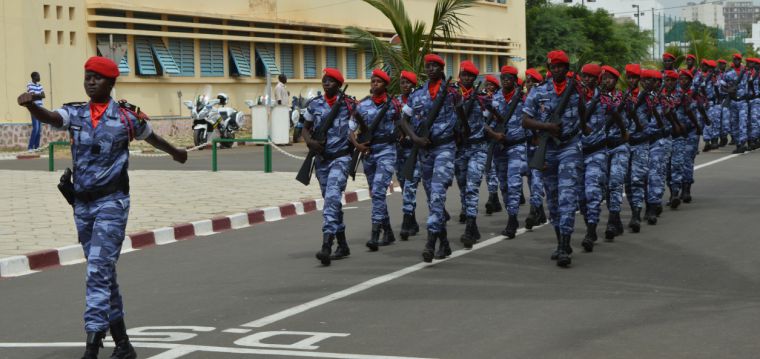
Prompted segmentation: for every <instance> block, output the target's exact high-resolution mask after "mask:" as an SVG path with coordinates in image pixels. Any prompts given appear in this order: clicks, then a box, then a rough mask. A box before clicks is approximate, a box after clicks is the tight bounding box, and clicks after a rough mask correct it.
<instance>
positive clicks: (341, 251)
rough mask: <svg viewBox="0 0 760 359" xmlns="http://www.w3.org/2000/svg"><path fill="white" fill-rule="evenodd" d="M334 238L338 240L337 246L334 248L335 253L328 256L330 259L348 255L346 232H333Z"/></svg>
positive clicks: (349, 251) (349, 252)
mask: <svg viewBox="0 0 760 359" xmlns="http://www.w3.org/2000/svg"><path fill="white" fill-rule="evenodd" d="M335 240H336V241H337V242H338V248H335V253H333V254H332V255H331V256H330V259H343V258H346V257H348V256H350V255H351V250H350V249H349V248H348V241H347V240H346V232H338V233H335Z"/></svg>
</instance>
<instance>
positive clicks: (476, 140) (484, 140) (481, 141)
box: [464, 137, 486, 145]
mask: <svg viewBox="0 0 760 359" xmlns="http://www.w3.org/2000/svg"><path fill="white" fill-rule="evenodd" d="M484 142H486V138H485V137H481V138H478V139H475V140H471V139H469V138H468V139H467V140H465V141H464V144H465V145H477V144H480V143H484Z"/></svg>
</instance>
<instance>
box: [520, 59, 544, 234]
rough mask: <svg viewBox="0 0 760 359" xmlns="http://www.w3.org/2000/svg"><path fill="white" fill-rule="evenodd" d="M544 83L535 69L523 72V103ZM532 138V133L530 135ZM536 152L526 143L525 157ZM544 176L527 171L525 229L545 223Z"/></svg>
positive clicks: (530, 144)
mask: <svg viewBox="0 0 760 359" xmlns="http://www.w3.org/2000/svg"><path fill="white" fill-rule="evenodd" d="M543 82H544V77H543V76H541V74H540V73H538V71H536V69H527V70H526V71H525V89H526V91H525V94H524V95H523V103H524V102H525V98H527V97H528V95H529V94H530V92H531V91H532V90H533V89H534V88H535V87H536V86H538V85H540V84H541V83H543ZM531 136H532V133H531ZM535 151H536V145H535V144H534V143H533V141H532V139H531V140H529V141H528V145H527V157H533V153H534V152H535ZM543 178H544V175H543V173H542V172H541V171H540V170H537V169H535V168H529V169H528V188H529V189H530V213H528V217H527V218H526V219H525V229H532V228H533V226H537V225H540V224H544V223H546V221H547V218H546V212H545V211H544V180H543Z"/></svg>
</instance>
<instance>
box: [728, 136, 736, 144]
mask: <svg viewBox="0 0 760 359" xmlns="http://www.w3.org/2000/svg"><path fill="white" fill-rule="evenodd" d="M735 144H736V139H735V138H734V136H731V141H729V142H728V145H729V146H733V145H735Z"/></svg>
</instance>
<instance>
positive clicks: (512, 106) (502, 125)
mask: <svg viewBox="0 0 760 359" xmlns="http://www.w3.org/2000/svg"><path fill="white" fill-rule="evenodd" d="M520 101H522V88H521V87H519V86H517V89H515V94H514V95H512V101H510V102H509V108H507V117H501V114H499V111H498V110H496V109H495V108H494V109H492V111H490V112H491V113H492V114H493V115H494V117H496V127H495V128H494V129H493V131H494V132H496V133H506V132H507V124H508V123H509V119H511V118H512V116H513V115H514V114H515V111H516V110H517V105H518V104H519V103H520ZM497 144H498V141H496V140H492V141H491V143H489V144H488V155H487V156H486V167H485V169H486V173H488V172H489V171H490V170H491V165H492V163H493V155H494V153H495V152H496V145H497Z"/></svg>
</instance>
